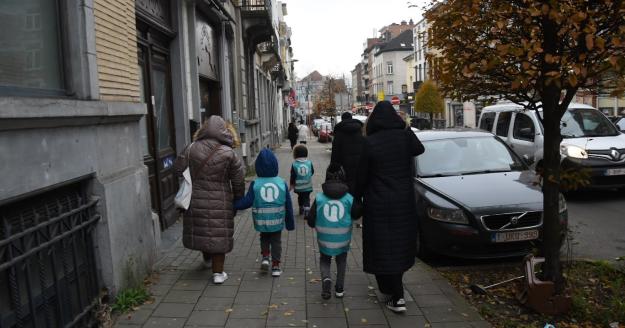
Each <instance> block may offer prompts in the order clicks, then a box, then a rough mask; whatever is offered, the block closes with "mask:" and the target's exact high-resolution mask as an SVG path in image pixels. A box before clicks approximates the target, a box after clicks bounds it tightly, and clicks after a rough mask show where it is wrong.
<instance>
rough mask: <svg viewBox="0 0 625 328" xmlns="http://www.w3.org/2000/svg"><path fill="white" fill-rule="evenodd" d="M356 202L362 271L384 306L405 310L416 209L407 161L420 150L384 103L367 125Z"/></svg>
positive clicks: (413, 251) (414, 237)
mask: <svg viewBox="0 0 625 328" xmlns="http://www.w3.org/2000/svg"><path fill="white" fill-rule="evenodd" d="M366 132H367V137H366V139H365V145H364V148H363V153H362V156H361V158H362V159H361V164H360V167H359V170H358V182H357V191H356V198H358V197H360V196H362V199H363V206H364V212H363V229H362V241H363V269H364V271H365V272H367V273H369V274H374V275H375V277H376V280H377V282H378V287H379V290H380V292H382V293H383V294H385V295H388V296H389V299H388V303H387V307H388V308H389V309H390V310H392V311H394V312H404V311H406V302H405V300H404V287H403V283H402V278H403V274H404V272H406V271H407V270H408V269H410V268H411V267H412V266H413V265H414V263H415V256H416V246H417V245H416V242H417V240H416V237H417V210H416V204H415V196H414V189H413V185H412V177H411V172H412V161H413V157H415V156H418V155H420V154H422V153H423V152H424V151H425V149H424V148H423V145H422V144H421V142H420V141H419V139H417V137H416V136H415V135H414V133H413V132H412V131H411V130H410V129H407V128H406V123H405V122H404V121H403V120H402V119H401V117H399V115H398V114H397V113H396V111H395V109H394V108H393V106H392V105H391V103H390V102H388V101H382V102H379V103H378V104H377V105H376V106H375V108H374V110H373V112H372V113H371V115H370V116H369V119H368V121H367V126H366Z"/></svg>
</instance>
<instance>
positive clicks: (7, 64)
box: [0, 0, 65, 95]
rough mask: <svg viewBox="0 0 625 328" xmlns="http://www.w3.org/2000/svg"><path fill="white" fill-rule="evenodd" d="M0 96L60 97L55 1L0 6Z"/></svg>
mask: <svg viewBox="0 0 625 328" xmlns="http://www.w3.org/2000/svg"><path fill="white" fill-rule="evenodd" d="M0 12H2V16H3V20H2V22H1V23H0V27H2V30H3V31H4V32H0V33H2V38H1V39H2V46H1V47H0V95H16V94H17V95H21V94H25V95H32V94H35V95H36V94H42V95H54V94H57V95H58V94H61V95H62V94H64V93H65V92H64V91H63V89H64V88H65V83H64V80H63V65H62V56H61V49H62V47H61V42H60V41H59V40H60V32H61V22H60V17H59V3H58V0H30V1H10V2H8V3H7V2H6V1H3V2H0Z"/></svg>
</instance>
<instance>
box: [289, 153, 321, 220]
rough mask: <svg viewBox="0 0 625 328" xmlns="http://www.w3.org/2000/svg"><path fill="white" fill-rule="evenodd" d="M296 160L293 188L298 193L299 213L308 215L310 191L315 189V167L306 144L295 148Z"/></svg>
mask: <svg viewBox="0 0 625 328" xmlns="http://www.w3.org/2000/svg"><path fill="white" fill-rule="evenodd" d="M293 158H295V161H294V162H293V165H291V179H290V184H291V190H295V193H296V194H297V203H298V205H299V214H300V215H306V214H307V212H308V211H309V210H310V193H311V192H312V191H313V183H312V177H313V175H314V174H315V168H314V167H313V164H312V162H311V161H310V160H309V159H308V148H306V146H305V145H297V146H295V148H294V149H293Z"/></svg>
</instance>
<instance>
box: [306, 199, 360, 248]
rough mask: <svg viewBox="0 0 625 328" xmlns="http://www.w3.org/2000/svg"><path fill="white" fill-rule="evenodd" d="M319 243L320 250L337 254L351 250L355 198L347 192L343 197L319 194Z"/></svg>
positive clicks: (317, 223) (316, 224)
mask: <svg viewBox="0 0 625 328" xmlns="http://www.w3.org/2000/svg"><path fill="white" fill-rule="evenodd" d="M316 201H317V221H316V223H315V229H316V230H317V243H318V244H319V252H321V253H323V254H325V255H328V256H336V255H339V254H342V253H345V252H347V251H349V244H350V242H351V240H352V215H351V209H352V204H353V203H354V198H353V197H352V195H350V194H345V196H343V197H342V198H341V199H331V198H328V197H327V196H326V195H324V194H323V193H318V194H317V198H316Z"/></svg>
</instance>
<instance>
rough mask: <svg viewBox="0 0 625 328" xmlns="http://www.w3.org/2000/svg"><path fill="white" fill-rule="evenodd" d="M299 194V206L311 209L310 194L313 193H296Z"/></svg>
mask: <svg viewBox="0 0 625 328" xmlns="http://www.w3.org/2000/svg"><path fill="white" fill-rule="evenodd" d="M295 193H296V194H297V204H298V205H299V207H300V208H303V207H310V194H311V191H301V192H297V191H296V192H295Z"/></svg>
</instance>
